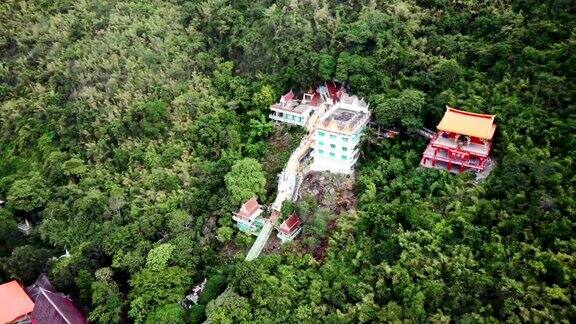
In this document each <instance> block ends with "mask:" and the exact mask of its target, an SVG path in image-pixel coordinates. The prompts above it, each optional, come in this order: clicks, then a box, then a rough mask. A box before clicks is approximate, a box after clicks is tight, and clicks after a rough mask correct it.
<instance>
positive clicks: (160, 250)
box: [146, 243, 174, 270]
mask: <svg viewBox="0 0 576 324" xmlns="http://www.w3.org/2000/svg"><path fill="white" fill-rule="evenodd" d="M173 251H174V246H172V244H170V243H164V244H160V245H159V246H157V247H155V248H153V249H152V250H150V252H148V257H147V258H146V268H149V269H152V270H162V269H165V268H166V266H167V265H168V261H169V260H170V257H171V256H172V252H173Z"/></svg>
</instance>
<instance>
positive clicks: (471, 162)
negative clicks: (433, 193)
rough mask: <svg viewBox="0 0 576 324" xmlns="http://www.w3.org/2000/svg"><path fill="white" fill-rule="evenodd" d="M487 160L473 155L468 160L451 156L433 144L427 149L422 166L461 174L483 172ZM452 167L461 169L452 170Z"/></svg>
mask: <svg viewBox="0 0 576 324" xmlns="http://www.w3.org/2000/svg"><path fill="white" fill-rule="evenodd" d="M486 161H487V158H484V157H477V156H474V155H471V156H470V157H469V158H468V159H462V158H458V157H454V156H450V155H449V153H448V152H447V150H445V149H442V148H436V147H434V146H432V144H430V145H428V147H426V151H424V155H423V157H422V161H421V163H420V165H422V166H424V167H429V168H435V169H445V170H448V171H452V172H461V171H465V170H467V169H471V170H475V171H481V170H483V169H484V168H485V167H486ZM452 166H458V167H459V168H455V169H456V170H454V169H452Z"/></svg>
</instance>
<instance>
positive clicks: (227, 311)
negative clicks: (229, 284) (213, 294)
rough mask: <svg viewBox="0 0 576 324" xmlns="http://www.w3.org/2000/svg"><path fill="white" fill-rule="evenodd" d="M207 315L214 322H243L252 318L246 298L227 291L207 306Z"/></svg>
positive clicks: (230, 323)
mask: <svg viewBox="0 0 576 324" xmlns="http://www.w3.org/2000/svg"><path fill="white" fill-rule="evenodd" d="M206 317H207V318H208V321H210V322H214V323H229V324H232V323H243V322H247V321H249V320H250V319H251V316H250V305H249V304H248V301H247V300H246V298H244V297H242V296H239V295H238V294H236V293H234V292H232V291H227V292H225V293H224V294H222V295H220V297H218V298H217V299H214V300H213V301H211V302H210V303H208V306H206Z"/></svg>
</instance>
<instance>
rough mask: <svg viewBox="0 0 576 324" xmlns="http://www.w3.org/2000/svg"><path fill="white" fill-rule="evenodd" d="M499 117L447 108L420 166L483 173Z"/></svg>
mask: <svg viewBox="0 0 576 324" xmlns="http://www.w3.org/2000/svg"><path fill="white" fill-rule="evenodd" d="M495 117H496V115H485V114H477V113H472V112H467V111H462V110H458V109H454V108H451V107H448V106H446V112H445V113H444V117H442V120H441V121H440V123H439V124H438V126H437V128H438V131H437V132H436V134H435V135H434V136H433V137H432V139H431V140H430V143H429V144H428V147H427V148H426V151H424V155H423V157H422V160H421V162H420V165H421V166H423V167H427V168H435V169H444V170H448V171H450V172H463V171H475V172H480V171H483V170H484V169H485V168H486V166H487V162H488V160H489V154H490V150H491V149H492V138H493V137H494V132H495V131H496V124H495V123H494V118H495Z"/></svg>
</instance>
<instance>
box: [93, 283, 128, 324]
mask: <svg viewBox="0 0 576 324" xmlns="http://www.w3.org/2000/svg"><path fill="white" fill-rule="evenodd" d="M92 305H93V309H92V311H91V312H90V316H89V317H88V319H89V320H90V321H91V322H95V323H120V315H121V311H122V299H121V296H120V292H119V291H118V287H116V285H114V284H113V283H110V282H106V281H95V282H93V283H92Z"/></svg>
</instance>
